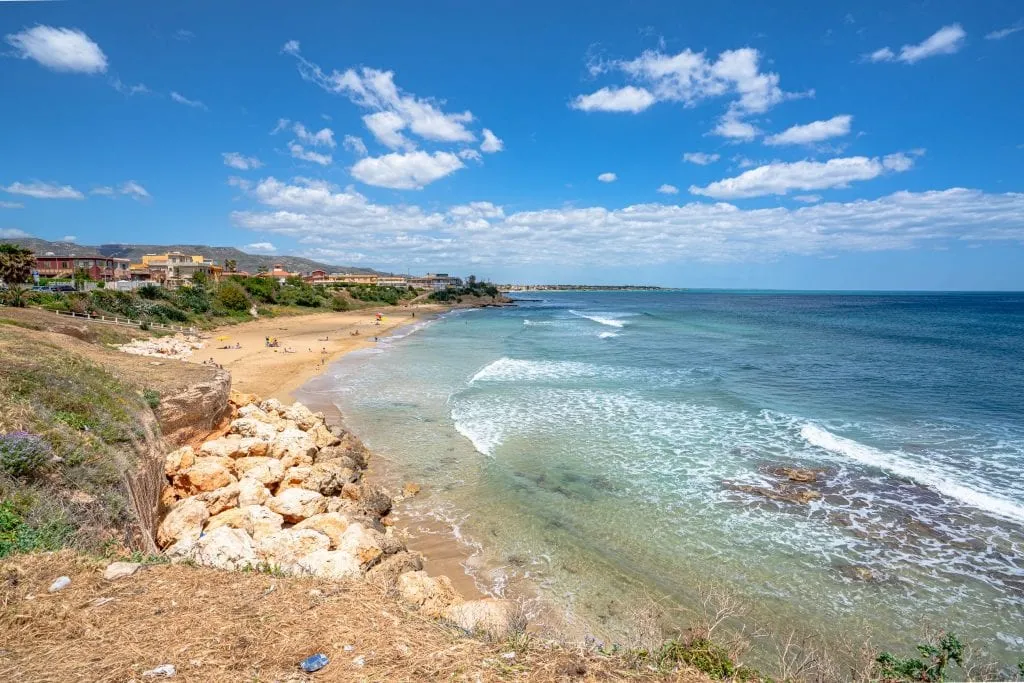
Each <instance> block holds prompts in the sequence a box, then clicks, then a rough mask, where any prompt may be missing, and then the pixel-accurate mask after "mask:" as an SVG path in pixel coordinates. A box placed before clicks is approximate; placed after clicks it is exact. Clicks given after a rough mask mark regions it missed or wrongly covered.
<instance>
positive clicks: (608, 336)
mask: <svg viewBox="0 0 1024 683" xmlns="http://www.w3.org/2000/svg"><path fill="white" fill-rule="evenodd" d="M597 336H598V338H599V339H611V338H612V337H618V336H619V333H618V332H602V333H601V334H599V335H597Z"/></svg>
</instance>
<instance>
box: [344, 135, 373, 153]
mask: <svg viewBox="0 0 1024 683" xmlns="http://www.w3.org/2000/svg"><path fill="white" fill-rule="evenodd" d="M342 144H344V145H345V149H347V150H349V151H350V152H354V153H355V154H357V155H359V156H361V157H365V156H366V155H367V154H369V152H368V151H367V149H366V143H365V142H363V139H362V138H361V137H357V136H355V135H346V136H345V139H344V141H343V142H342Z"/></svg>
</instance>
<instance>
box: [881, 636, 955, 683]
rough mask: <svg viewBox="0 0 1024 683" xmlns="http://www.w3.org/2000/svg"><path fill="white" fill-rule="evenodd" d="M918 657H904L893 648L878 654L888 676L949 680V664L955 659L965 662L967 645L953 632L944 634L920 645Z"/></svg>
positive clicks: (884, 673) (899, 678) (884, 674)
mask: <svg viewBox="0 0 1024 683" xmlns="http://www.w3.org/2000/svg"><path fill="white" fill-rule="evenodd" d="M917 651H918V653H920V654H919V655H918V656H917V657H908V658H906V659H901V658H899V657H896V656H895V655H893V654H891V653H889V652H883V653H882V654H880V655H878V657H877V659H875V662H877V663H878V666H879V670H880V671H879V673H880V674H881V677H882V678H883V679H885V680H895V681H928V682H931V683H935V682H938V681H944V680H946V667H947V666H948V665H949V662H951V661H953V662H956V663H957V664H959V665H961V666H963V663H964V659H963V658H964V646H963V643H961V642H960V639H959V638H957V637H956V636H955V635H954V634H952V633H946V634H943V636H942V637H941V638H940V639H939V641H938V643H923V644H921V645H918V646H917Z"/></svg>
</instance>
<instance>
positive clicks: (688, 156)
mask: <svg viewBox="0 0 1024 683" xmlns="http://www.w3.org/2000/svg"><path fill="white" fill-rule="evenodd" d="M720 158H721V157H720V156H719V155H717V154H707V153H706V152H686V153H685V154H683V161H687V162H689V163H691V164H697V165H698V166H707V165H708V164H713V163H715V162H716V161H718V160H719V159H720Z"/></svg>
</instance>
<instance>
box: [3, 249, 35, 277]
mask: <svg viewBox="0 0 1024 683" xmlns="http://www.w3.org/2000/svg"><path fill="white" fill-rule="evenodd" d="M35 265H36V257H35V254H33V253H32V250H31V249H25V248H23V247H21V246H19V245H17V244H0V282H3V283H4V284H6V285H17V284H21V283H22V282H28V281H29V280H30V279H31V278H32V268H33V266H35Z"/></svg>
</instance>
